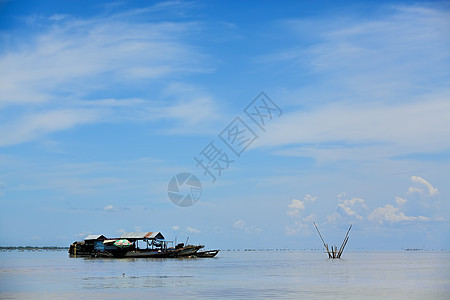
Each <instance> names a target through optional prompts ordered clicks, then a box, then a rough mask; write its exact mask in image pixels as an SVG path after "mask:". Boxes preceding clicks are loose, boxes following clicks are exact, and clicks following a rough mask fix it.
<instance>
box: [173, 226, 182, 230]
mask: <svg viewBox="0 0 450 300" xmlns="http://www.w3.org/2000/svg"><path fill="white" fill-rule="evenodd" d="M179 229H180V226H177V225H175V226H172V230H174V231H177V230H179Z"/></svg>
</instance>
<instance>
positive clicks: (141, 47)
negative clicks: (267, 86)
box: [0, 2, 218, 146]
mask: <svg viewBox="0 0 450 300" xmlns="http://www.w3.org/2000/svg"><path fill="white" fill-rule="evenodd" d="M177 5H179V6H180V7H184V6H185V5H184V4H182V3H178V4H177V3H176V2H173V3H171V4H170V5H167V6H163V7H161V6H160V5H159V4H158V5H157V6H158V7H149V9H148V10H146V9H143V10H130V11H127V12H121V13H117V14H110V15H102V16H97V17H92V18H86V19H81V18H73V17H71V16H70V15H64V16H52V17H50V18H46V17H45V16H39V17H33V18H29V19H28V22H29V26H30V28H33V27H36V26H38V27H39V28H40V30H30V34H29V35H28V36H26V37H25V36H23V35H20V34H18V33H16V32H14V31H11V32H6V33H4V36H3V38H5V39H6V38H7V39H9V40H10V42H9V43H5V44H4V45H3V46H2V48H1V49H0V50H1V51H0V95H1V96H0V109H1V110H2V112H3V116H4V117H2V122H0V128H1V130H0V131H1V136H0V146H7V145H14V144H18V143H22V142H26V141H30V140H35V139H38V138H40V137H42V136H45V135H47V134H50V133H53V132H57V131H61V130H66V129H68V128H71V127H74V126H78V125H83V124H89V123H94V122H104V121H111V120H113V121H117V120H119V121H120V120H124V119H125V120H127V121H130V120H151V121H158V120H162V119H170V120H175V121H178V122H179V124H178V125H179V127H181V128H184V129H185V130H187V129H186V128H190V127H192V126H194V125H196V126H197V127H196V128H195V129H196V130H197V131H198V129H199V128H201V125H198V124H199V123H201V122H203V123H202V125H204V121H205V120H206V121H208V120H209V121H210V120H214V118H215V117H217V111H218V110H217V108H216V107H215V104H214V101H213V99H212V98H211V97H210V96H208V95H207V94H206V93H199V92H198V91H195V90H193V89H191V90H186V89H184V94H183V95H181V94H180V93H179V94H178V95H177V96H178V98H176V99H175V101H174V97H168V96H167V95H166V96H164V95H163V92H164V91H163V90H162V89H164V87H165V86H167V85H169V86H170V82H171V81H173V80H174V78H176V79H177V80H179V79H180V78H182V76H183V75H185V74H192V73H202V72H210V70H211V68H210V67H209V66H208V61H209V58H208V57H207V56H206V55H204V54H203V53H202V52H201V51H200V49H199V48H198V47H195V46H194V45H192V44H191V43H190V42H189V36H195V35H196V34H198V33H199V32H201V30H202V27H201V26H200V25H199V24H198V23H195V22H183V21H172V22H170V21H165V22H155V21H149V19H148V18H142V16H143V15H145V13H148V12H150V13H154V12H155V11H160V10H161V9H163V8H164V7H165V8H171V9H174V8H175V7H176V6H177ZM180 9H181V8H180ZM174 75H176V76H174ZM161 80H164V81H161ZM124 90H127V93H126V94H127V97H126V98H125V97H124V99H121V98H120V97H115V95H117V94H119V95H121V94H123V93H124ZM128 90H129V91H128ZM99 92H101V93H100V94H102V95H105V96H106V97H105V98H98V96H97V95H98V93H99ZM149 93H151V94H150V95H151V96H149ZM130 95H131V97H134V98H130ZM143 96H144V97H143ZM12 111H13V112H14V113H9V112H12ZM0 112H1V111H0ZM13 116H14V117H13ZM183 125H187V126H183ZM193 131H195V130H192V131H191V132H193Z"/></svg>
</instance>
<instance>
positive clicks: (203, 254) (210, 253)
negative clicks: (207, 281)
mask: <svg viewBox="0 0 450 300" xmlns="http://www.w3.org/2000/svg"><path fill="white" fill-rule="evenodd" d="M219 251H220V250H208V251H200V252H197V253H195V256H197V257H214V256H216V255H217V253H219Z"/></svg>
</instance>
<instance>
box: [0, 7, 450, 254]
mask: <svg viewBox="0 0 450 300" xmlns="http://www.w3.org/2000/svg"><path fill="white" fill-rule="evenodd" d="M179 174H188V175H187V177H186V176H185V175H180V176H179V177H178V175H179ZM188 177H189V178H190V180H189V181H186V182H184V180H185V179H186V178H188ZM174 178H175V179H174ZM183 178H184V179H183ZM449 179H450V4H449V3H448V2H446V1H417V2H412V1H283V2H282V3H280V2H277V1H257V2H256V1H133V2H125V1H116V2H112V1H94V2H92V1H56V2H54V1H45V0H44V1H5V0H0V203H1V204H2V209H1V210H0V241H1V243H0V245H1V246H20V245H23V246H25V245H36V246H46V245H57V246H68V245H69V244H70V243H72V242H73V241H76V240H82V239H83V238H84V237H85V236H86V235H88V234H104V235H105V236H108V237H118V236H120V234H121V233H123V232H125V231H126V232H129V231H160V232H162V233H163V234H164V235H165V237H166V239H169V240H174V239H175V238H176V239H177V240H178V241H184V240H185V239H186V238H188V237H189V242H191V243H199V244H204V245H206V246H207V248H219V249H246V248H252V249H268V248H276V249H285V248H288V249H318V248H321V247H322V242H321V241H320V239H319V237H318V235H317V233H316V231H315V228H314V225H313V222H315V223H317V225H318V226H319V229H320V230H321V232H322V235H323V236H324V239H325V241H326V242H327V243H329V244H330V245H331V244H333V245H334V244H336V245H340V243H341V242H342V240H343V238H344V236H345V233H346V231H347V229H348V227H349V226H350V225H352V226H353V227H352V230H351V232H350V239H349V242H348V245H347V249H349V250H354V251H358V250H401V249H402V248H403V249H406V248H420V249H427V250H441V249H449V248H450V238H449V236H450V234H449V229H450V202H449V200H450V184H449ZM173 180H175V181H173ZM176 180H178V181H176ZM192 180H193V181H192ZM170 182H172V183H171V184H172V185H171V184H169V183H170ZM183 182H184V184H183ZM199 184H200V185H201V189H199V188H198V187H199ZM174 186H175V189H176V188H177V187H178V186H179V190H174ZM195 188H197V189H195ZM169 191H170V193H169ZM174 195H175V196H176V195H178V196H180V197H184V196H186V195H190V196H191V198H186V199H187V200H189V199H190V200H189V201H191V202H189V203H188V204H192V205H182V206H180V205H176V202H177V201H178V200H179V199H180V198H176V200H174V198H173V197H174ZM172 200H174V201H172ZM185 203H186V202H185Z"/></svg>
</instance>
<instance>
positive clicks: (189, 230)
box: [186, 226, 201, 233]
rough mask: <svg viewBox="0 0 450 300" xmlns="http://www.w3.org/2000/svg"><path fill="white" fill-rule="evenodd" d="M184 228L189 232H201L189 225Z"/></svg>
mask: <svg viewBox="0 0 450 300" xmlns="http://www.w3.org/2000/svg"><path fill="white" fill-rule="evenodd" d="M186 230H187V231H188V232H190V233H200V232H201V231H200V230H198V229H196V228H193V227H189V226H188V227H187V228H186Z"/></svg>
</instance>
